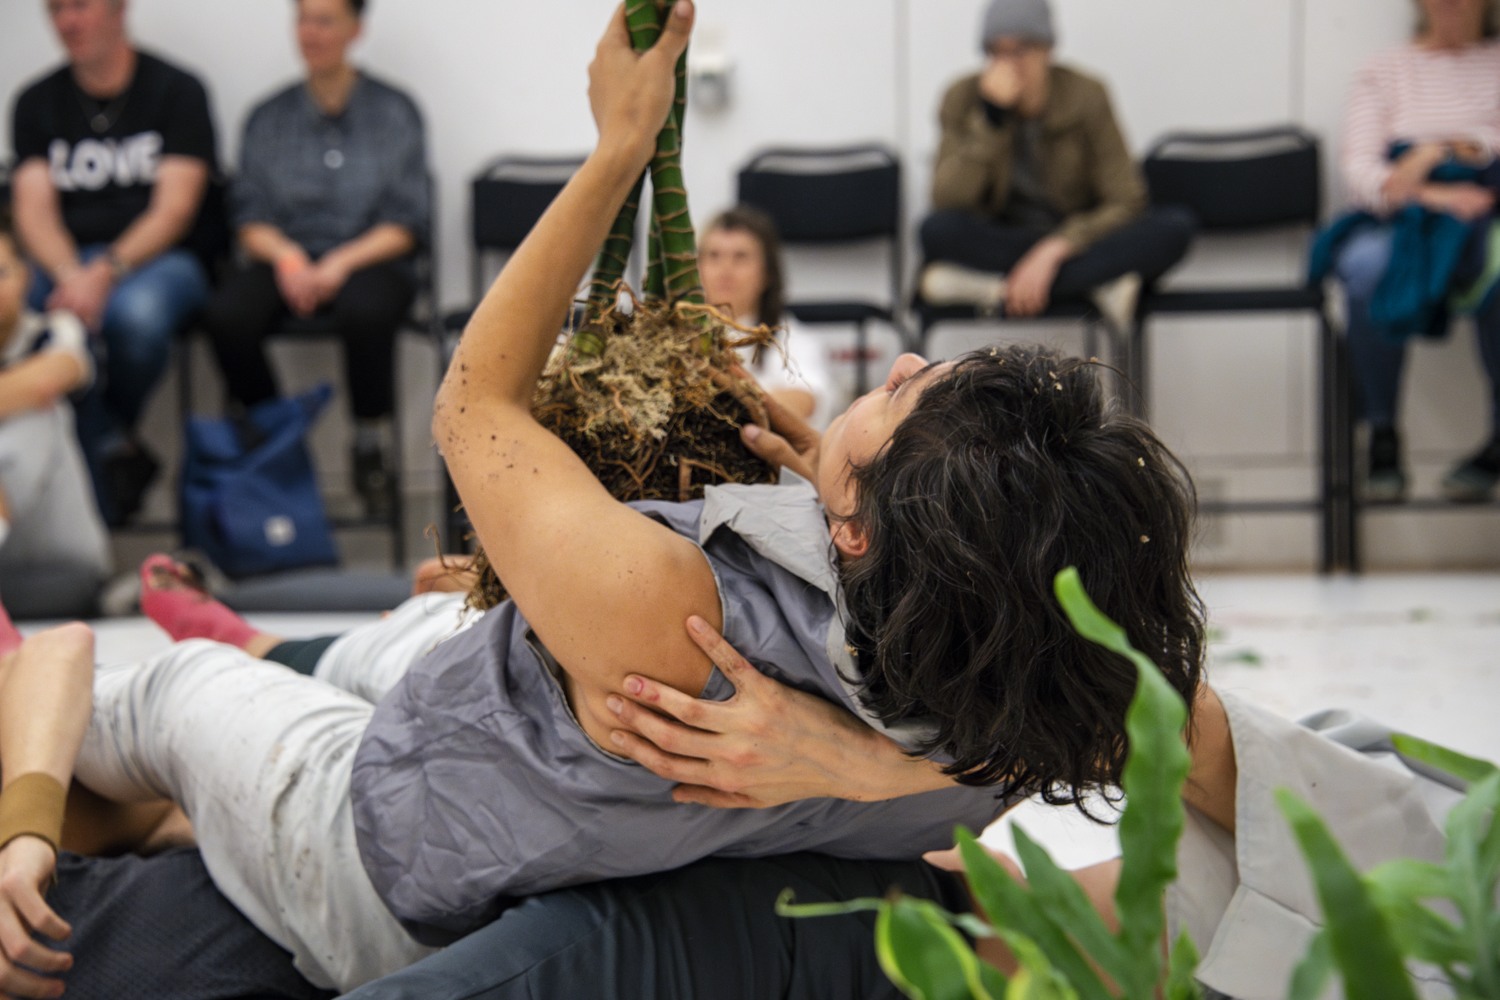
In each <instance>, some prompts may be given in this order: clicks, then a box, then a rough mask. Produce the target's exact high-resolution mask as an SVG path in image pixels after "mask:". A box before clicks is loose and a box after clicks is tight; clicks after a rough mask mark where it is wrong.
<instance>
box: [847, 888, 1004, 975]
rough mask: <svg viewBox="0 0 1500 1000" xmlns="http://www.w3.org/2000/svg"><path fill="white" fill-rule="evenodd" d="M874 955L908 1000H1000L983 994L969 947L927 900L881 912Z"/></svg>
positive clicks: (905, 902) (891, 905)
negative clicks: (909, 998)
mask: <svg viewBox="0 0 1500 1000" xmlns="http://www.w3.org/2000/svg"><path fill="white" fill-rule="evenodd" d="M875 954H876V957H877V958H879V959H880V967H881V968H882V969H884V970H885V974H886V975H887V976H889V977H890V980H891V982H893V983H895V984H896V986H897V987H899V988H900V989H901V991H902V992H903V993H905V994H906V995H907V996H909V997H911V998H912V1000H971V998H972V1000H1002V997H1000V996H995V995H992V994H991V993H990V992H989V991H988V989H986V987H985V984H984V981H983V980H982V979H981V976H980V968H979V967H980V961H979V958H978V956H976V955H975V954H974V952H973V950H972V949H971V948H970V947H969V943H968V942H967V941H965V940H964V939H963V936H962V935H960V934H959V933H958V931H956V930H954V929H953V927H952V925H951V924H949V922H948V921H947V919H945V916H944V914H943V913H942V911H941V908H940V907H938V906H937V905H936V904H934V903H929V902H927V901H926V900H922V899H913V898H911V897H902V898H900V899H896V900H894V901H892V902H890V903H889V904H887V905H885V906H882V907H881V908H880V915H879V916H878V917H876V918H875Z"/></svg>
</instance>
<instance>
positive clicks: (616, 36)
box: [599, 3, 630, 48]
mask: <svg viewBox="0 0 1500 1000" xmlns="http://www.w3.org/2000/svg"><path fill="white" fill-rule="evenodd" d="M606 43H607V44H610V45H619V44H622V43H623V44H624V45H625V46H627V47H629V45H630V26H629V24H628V23H627V22H626V20H625V4H623V3H621V4H619V5H618V6H617V7H615V12H614V14H612V15H611V16H610V19H609V26H608V27H606V28H605V29H604V37H603V38H601V39H600V40H599V46H600V47H601V48H603V47H604V45H605V44H606Z"/></svg>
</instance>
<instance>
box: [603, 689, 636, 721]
mask: <svg viewBox="0 0 1500 1000" xmlns="http://www.w3.org/2000/svg"><path fill="white" fill-rule="evenodd" d="M625 686H626V687H629V686H630V685H629V684H628V683H627V684H626V685H625ZM604 707H605V708H607V709H609V710H610V711H611V712H613V713H615V714H616V715H619V714H620V713H621V712H623V711H625V701H624V699H622V698H621V697H620V696H619V695H614V694H612V695H610V696H609V697H608V698H605V699H604Z"/></svg>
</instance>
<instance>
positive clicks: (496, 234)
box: [469, 156, 583, 305]
mask: <svg viewBox="0 0 1500 1000" xmlns="http://www.w3.org/2000/svg"><path fill="white" fill-rule="evenodd" d="M582 165H583V157H582V156H501V157H497V158H496V159H494V160H491V161H490V162H489V163H487V164H486V165H485V166H484V168H483V169H482V170H480V171H479V173H478V174H477V175H476V176H475V177H474V179H473V181H472V182H470V185H469V193H470V198H471V199H472V200H471V204H470V215H469V238H470V243H471V247H472V250H473V256H472V257H471V259H470V261H469V268H470V270H469V291H470V296H471V299H472V301H473V303H474V304H475V305H478V304H479V300H480V299H481V298H483V297H484V291H485V288H486V286H487V285H488V284H489V280H490V278H491V276H493V275H494V274H495V273H497V272H498V271H499V269H500V266H501V265H502V264H503V263H504V261H505V258H507V257H509V256H510V255H511V254H512V253H515V251H516V248H517V247H519V246H520V245H521V242H522V241H523V240H525V239H526V237H527V235H528V234H529V233H530V232H531V230H532V227H533V226H535V225H536V223H537V220H538V219H540V218H541V217H542V213H543V212H545V211H547V207H548V206H549V205H551V204H552V200H553V199H554V198H556V197H557V195H558V192H560V191H562V189H563V188H564V187H565V186H566V185H567V183H568V181H569V180H570V179H571V178H572V177H573V175H574V174H575V173H577V171H578V168H579V167H581V166H582Z"/></svg>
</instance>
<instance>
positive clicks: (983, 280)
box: [922, 263, 1005, 311]
mask: <svg viewBox="0 0 1500 1000" xmlns="http://www.w3.org/2000/svg"><path fill="white" fill-rule="evenodd" d="M922 301H923V302H926V303H927V304H928V305H930V306H976V307H978V308H980V309H984V310H986V311H994V310H997V309H999V308H1000V306H1001V304H1002V303H1003V302H1004V301H1005V275H1003V274H994V273H992V272H989V271H975V270H972V269H970V268H967V267H961V266H959V265H958V264H944V263H937V264H928V265H927V268H926V270H924V271H923V272H922Z"/></svg>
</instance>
